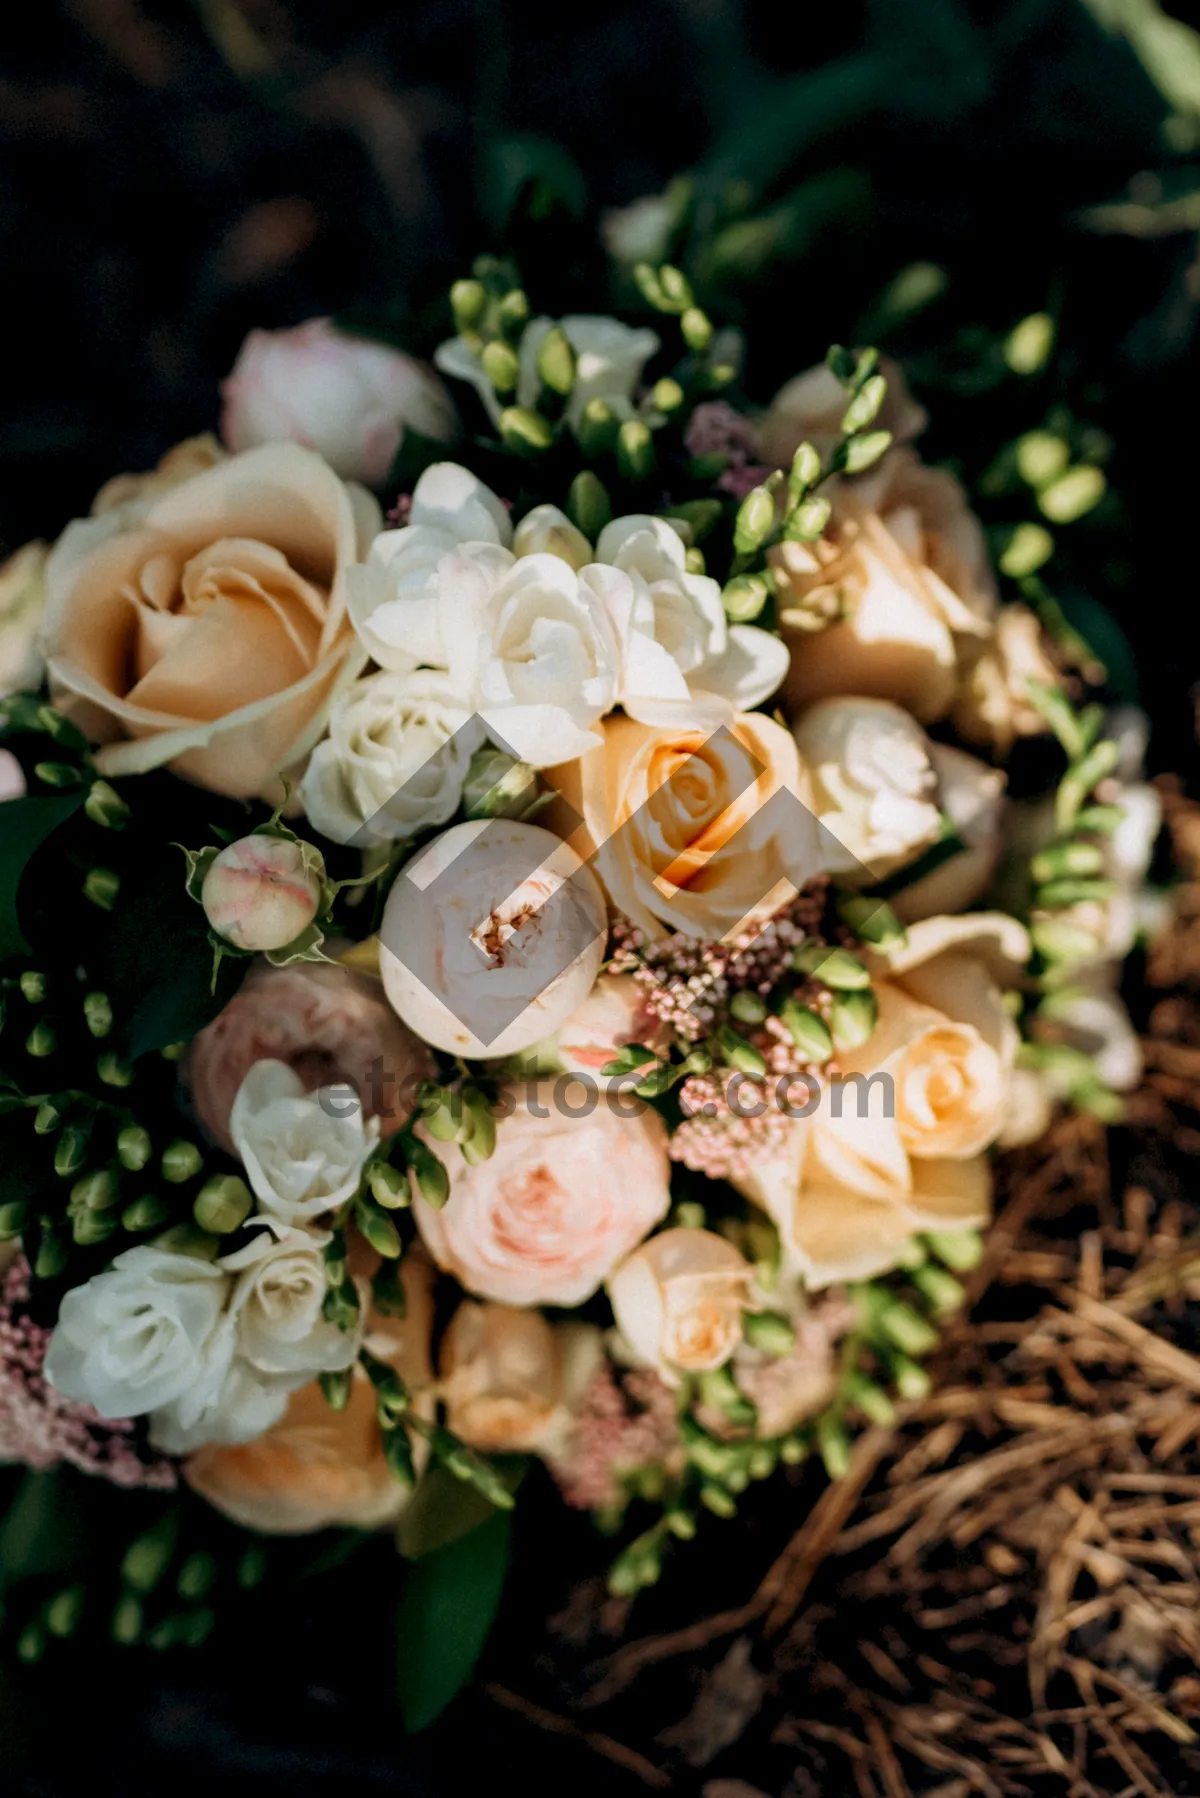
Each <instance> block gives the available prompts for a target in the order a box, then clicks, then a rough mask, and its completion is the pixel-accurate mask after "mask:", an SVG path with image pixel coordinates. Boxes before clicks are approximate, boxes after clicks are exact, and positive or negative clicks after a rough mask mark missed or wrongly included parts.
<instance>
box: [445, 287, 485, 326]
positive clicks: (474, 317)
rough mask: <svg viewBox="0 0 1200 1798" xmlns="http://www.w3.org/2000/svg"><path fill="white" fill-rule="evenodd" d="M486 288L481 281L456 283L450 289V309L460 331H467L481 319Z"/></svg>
mask: <svg viewBox="0 0 1200 1798" xmlns="http://www.w3.org/2000/svg"><path fill="white" fill-rule="evenodd" d="M486 305H487V288H486V287H485V286H484V285H483V282H482V281H456V282H455V283H454V285H453V287H452V288H451V289H450V307H451V310H452V312H453V313H454V322H455V324H456V325H457V327H458V329H459V330H460V331H469V330H470V329H471V328H472V326H473V325H477V324H478V323H479V320H480V319H481V318H482V317H483V311H484V307H485V306H486Z"/></svg>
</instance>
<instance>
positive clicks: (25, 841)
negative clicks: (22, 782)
mask: <svg viewBox="0 0 1200 1798" xmlns="http://www.w3.org/2000/svg"><path fill="white" fill-rule="evenodd" d="M86 796H87V790H86V788H84V787H81V788H80V789H79V790H78V792H75V793H61V794H58V795H56V796H55V797H54V798H52V799H32V798H26V799H10V800H8V801H7V802H6V804H5V807H4V831H3V834H2V835H0V959H3V957H4V956H6V955H24V954H27V953H28V950H29V944H28V943H27V942H26V941H25V937H24V934H23V932H22V930H21V924H20V919H19V917H18V915H17V912H18V899H19V896H20V888H21V877H22V875H23V874H24V872H25V870H26V868H27V867H28V866H29V862H30V860H31V858H32V857H33V855H34V854H35V853H36V852H37V850H38V849H40V848H41V846H42V844H43V843H44V842H45V841H46V839H47V837H49V836H52V835H53V834H54V832H55V831H56V830H57V829H58V827H59V825H60V824H65V823H66V821H67V819H68V818H71V817H74V815H75V813H76V812H77V811H78V810H79V808H80V806H81V805H82V804H83V802H84V799H85V798H86Z"/></svg>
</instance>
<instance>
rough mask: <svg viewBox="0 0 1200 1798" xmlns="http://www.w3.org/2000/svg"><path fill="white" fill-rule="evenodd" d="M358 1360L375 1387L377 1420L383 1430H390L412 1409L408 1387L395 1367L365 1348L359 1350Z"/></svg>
mask: <svg viewBox="0 0 1200 1798" xmlns="http://www.w3.org/2000/svg"><path fill="white" fill-rule="evenodd" d="M358 1359H359V1362H360V1364H361V1366H362V1368H363V1371H364V1372H365V1373H366V1375H367V1378H368V1379H369V1380H370V1382H371V1384H372V1386H374V1388H375V1405H376V1410H377V1412H378V1415H379V1421H380V1423H381V1425H382V1426H383V1428H384V1429H385V1430H390V1429H392V1428H393V1426H394V1425H395V1424H397V1423H398V1422H399V1421H400V1419H401V1418H402V1417H404V1416H407V1414H408V1412H410V1411H411V1410H412V1399H411V1398H410V1396H409V1392H408V1388H407V1386H406V1385H405V1384H404V1381H403V1380H402V1379H401V1378H400V1376H399V1374H398V1373H397V1372H396V1370H395V1368H394V1367H392V1366H390V1365H389V1364H388V1362H386V1361H381V1360H379V1358H378V1357H377V1356H375V1355H372V1354H371V1353H370V1352H369V1351H368V1350H367V1349H362V1350H360V1352H359V1357H358Z"/></svg>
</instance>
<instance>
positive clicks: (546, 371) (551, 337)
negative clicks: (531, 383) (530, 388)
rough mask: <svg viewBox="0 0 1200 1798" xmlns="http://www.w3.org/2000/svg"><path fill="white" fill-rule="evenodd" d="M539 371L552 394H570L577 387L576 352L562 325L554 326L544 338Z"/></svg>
mask: <svg viewBox="0 0 1200 1798" xmlns="http://www.w3.org/2000/svg"><path fill="white" fill-rule="evenodd" d="M537 371H538V375H539V377H540V378H541V381H542V384H543V385H544V386H546V387H549V388H550V390H551V392H552V393H559V394H563V395H565V394H568V393H570V391H571V389H572V387H573V386H574V385H575V352H574V350H573V349H572V348H571V345H570V342H569V341H568V338H567V334H566V332H565V331H564V330H563V328H562V326H561V325H554V326H553V327H552V328H551V329H550V330H549V331H547V333H546V335H545V336H544V337H543V339H542V342H541V347H540V348H539V350H538V358H537Z"/></svg>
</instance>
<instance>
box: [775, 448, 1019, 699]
mask: <svg viewBox="0 0 1200 1798" xmlns="http://www.w3.org/2000/svg"><path fill="white" fill-rule="evenodd" d="M771 560H772V562H773V564H774V566H775V568H776V571H777V576H778V578H779V579H781V580H782V581H783V582H784V583H785V584H784V589H783V592H782V593H781V597H780V621H781V624H782V626H783V630H784V635H785V637H787V638H788V640H789V641H790V643H791V647H792V660H791V665H790V668H789V670H788V677H787V681H786V683H785V688H784V690H785V692H786V694H787V697H788V700H789V702H790V704H791V705H792V706H793V707H800V706H805V705H809V704H811V703H812V702H813V701H814V700H817V699H825V698H831V697H837V696H838V695H840V694H843V693H857V694H863V695H866V696H869V697H874V698H877V699H890V700H893V701H895V703H896V704H897V705H901V706H904V707H905V709H906V710H907V711H910V712H911V713H912V714H913V715H914V717H916V718H918V719H919V720H920V721H921V722H922V723H929V722H930V721H931V720H933V719H936V718H941V717H943V716H944V715H945V713H946V712H947V711H948V710H949V708H950V705H951V703H952V701H953V699H954V695H955V691H956V689H957V686H958V681H959V672H960V665H961V663H962V661H963V659H964V657H965V656H966V654H967V653H968V646H970V645H973V644H974V643H975V642H977V641H980V640H983V639H984V638H986V636H987V635H988V631H989V626H990V622H991V618H992V614H993V613H994V611H995V608H996V595H995V587H994V583H993V580H992V575H991V571H990V567H989V564H988V560H987V552H986V547H985V544H984V541H983V534H982V531H981V530H980V527H979V523H978V520H977V519H976V518H975V517H974V515H973V514H972V513H971V512H970V511H969V510H968V508H967V504H966V500H965V498H964V496H963V493H962V489H961V488H960V487H959V485H958V483H957V482H956V481H955V480H954V479H953V477H952V476H951V475H948V474H945V473H943V472H942V471H941V470H939V469H932V468H926V467H925V466H924V465H923V464H922V463H921V461H920V460H919V458H918V457H917V456H916V454H915V453H914V452H912V451H908V450H901V451H897V452H895V453H894V454H893V455H889V456H888V457H886V458H885V460H884V462H883V463H882V464H881V466H880V469H879V470H878V471H877V473H875V474H872V475H869V476H866V477H864V478H863V479H862V480H860V481H856V482H851V481H843V482H841V483H840V484H839V486H838V487H837V489H836V491H835V498H834V510H833V516H832V520H831V523H830V527H829V530H828V532H827V533H826V535H825V536H824V537H822V538H821V539H820V540H819V541H818V542H816V543H813V544H806V543H783V544H780V545H779V547H778V548H777V549H774V550H772V551H771ZM814 610H815V611H816V612H817V613H818V614H820V615H821V616H828V615H830V614H833V615H834V616H835V618H836V622H835V623H833V624H831V625H829V626H828V627H827V628H826V629H824V630H817V631H814V630H813V629H812V628H811V616H810V614H811V613H812V612H813V611H814ZM790 611H795V612H796V613H797V618H796V621H795V623H794V624H790V623H789V612H790ZM806 627H807V628H806Z"/></svg>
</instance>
